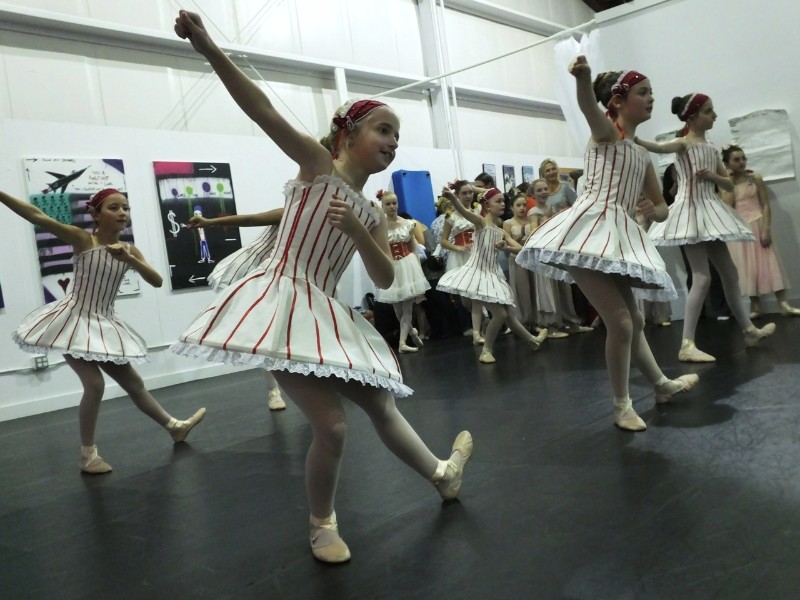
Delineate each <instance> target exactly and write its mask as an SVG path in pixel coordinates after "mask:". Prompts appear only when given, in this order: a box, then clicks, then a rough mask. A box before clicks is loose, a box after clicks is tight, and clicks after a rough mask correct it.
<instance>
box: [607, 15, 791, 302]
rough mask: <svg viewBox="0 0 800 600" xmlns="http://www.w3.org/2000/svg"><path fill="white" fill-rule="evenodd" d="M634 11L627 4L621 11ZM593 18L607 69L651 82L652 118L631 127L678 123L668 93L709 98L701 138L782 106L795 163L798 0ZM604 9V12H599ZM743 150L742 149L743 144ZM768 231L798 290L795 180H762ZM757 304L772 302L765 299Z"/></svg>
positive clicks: (720, 138)
mask: <svg viewBox="0 0 800 600" xmlns="http://www.w3.org/2000/svg"><path fill="white" fill-rule="evenodd" d="M631 10H633V12H630V11H631ZM608 13H609V14H611V15H621V16H618V17H614V18H612V19H611V20H609V21H607V22H601V24H600V29H601V42H600V43H601V48H602V53H603V57H604V60H605V65H606V67H607V68H609V69H636V70H638V71H641V72H643V73H645V74H646V75H647V76H648V77H649V78H650V80H651V82H652V84H653V89H654V93H655V102H656V104H655V109H654V112H653V117H652V119H651V120H650V121H649V122H647V123H645V124H644V125H642V126H641V127H640V128H639V130H638V132H637V133H638V134H639V135H640V136H642V137H645V136H650V137H652V136H654V135H655V134H657V133H661V132H664V131H673V130H675V129H676V128H678V127H679V126H680V125H681V123H680V121H678V120H677V118H675V117H674V116H673V115H672V114H671V113H670V102H671V99H672V97H673V96H683V95H685V94H688V93H692V92H703V93H705V94H708V95H709V96H710V97H711V98H712V99H713V100H714V107H715V110H716V112H717V114H718V115H719V117H718V119H717V122H716V123H715V125H714V129H712V130H711V131H710V132H709V139H711V141H713V142H714V143H716V144H718V145H722V144H726V143H729V142H730V141H731V132H730V127H729V126H728V119H729V118H732V117H736V116H741V115H744V114H747V113H749V112H752V111H754V110H759V109H763V108H783V109H786V111H787V112H788V113H789V118H790V119H791V122H792V126H793V129H794V132H793V136H792V137H793V143H794V145H795V153H794V160H795V171H796V172H797V171H798V169H800V154H799V153H798V152H797V142H798V139H797V131H798V127H799V126H800V95H798V94H797V85H796V82H797V75H796V73H797V57H798V56H800V38H798V36H797V32H796V30H795V26H796V24H797V23H800V3H799V2H796V1H795V0H762V1H760V2H757V3H756V2H752V0H726V2H724V3H720V2H718V1H717V0H670V1H668V2H662V3H659V4H655V5H653V6H651V7H648V8H645V9H643V10H635V9H631V7H629V6H628V5H626V6H623V7H620V8H619V10H614V11H608ZM598 16H599V17H601V18H602V17H603V16H604V13H600V14H599V15H598ZM745 150H747V149H746V148H745ZM768 187H769V191H770V196H771V203H772V214H773V216H772V222H773V227H772V229H773V238H774V241H775V246H776V248H777V250H778V251H779V252H780V254H781V256H782V257H783V259H784V260H783V262H784V266H785V267H786V270H787V272H788V278H789V282H790V283H791V284H792V286H793V288H794V289H793V290H790V291H789V294H788V296H789V297H790V298H792V299H794V300H797V299H798V298H800V263H799V262H798V261H797V260H796V257H797V256H799V255H800V235H798V232H800V186H799V185H798V182H797V179H793V180H791V181H784V182H779V183H770V184H769V185H768ZM764 304H765V307H766V308H770V309H773V310H774V309H775V308H776V303H775V302H774V299H773V298H770V299H769V301H768V302H765V303H764Z"/></svg>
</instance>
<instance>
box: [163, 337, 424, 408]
mask: <svg viewBox="0 0 800 600" xmlns="http://www.w3.org/2000/svg"><path fill="white" fill-rule="evenodd" d="M169 349H170V350H172V351H173V352H175V353H176V354H180V355H182V356H188V357H190V358H203V359H205V360H207V361H209V362H220V363H228V364H231V365H235V366H239V367H261V368H262V369H266V370H268V371H288V372H289V373H300V374H301V375H315V376H316V377H331V376H334V377H338V378H339V379H343V380H344V381H358V382H359V383H362V384H365V385H369V386H372V387H379V388H383V389H385V390H389V391H390V392H392V394H394V395H395V396H396V397H397V398H405V397H406V396H410V395H411V394H413V393H414V390H412V389H411V388H410V387H408V386H407V385H405V384H402V383H398V382H397V381H392V380H391V379H388V378H386V377H383V376H381V375H373V374H372V373H364V372H363V371H355V370H353V369H346V368H344V367H336V366H333V365H320V364H316V363H306V362H298V361H294V360H287V359H285V358H272V357H269V356H263V355H261V354H249V353H247V354H246V353H244V352H232V351H230V350H221V349H219V348H211V347H209V346H198V345H197V344H190V343H187V342H175V343H174V344H172V346H170V348H169Z"/></svg>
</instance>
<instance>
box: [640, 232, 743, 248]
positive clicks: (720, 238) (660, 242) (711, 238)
mask: <svg viewBox="0 0 800 600" xmlns="http://www.w3.org/2000/svg"><path fill="white" fill-rule="evenodd" d="M651 241H652V242H653V245H654V246H691V245H692V244H702V243H703V242H754V241H756V236H754V235H753V234H752V233H750V232H747V233H745V232H742V233H726V234H723V235H703V236H700V237H696V238H674V239H664V238H657V239H652V238H651Z"/></svg>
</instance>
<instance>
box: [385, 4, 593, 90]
mask: <svg viewBox="0 0 800 600" xmlns="http://www.w3.org/2000/svg"><path fill="white" fill-rule="evenodd" d="M594 24H595V20H594V19H592V20H591V21H586V23H583V24H582V25H577V26H575V27H570V28H569V29H565V30H563V31H559V32H558V33H554V34H553V35H551V36H549V37H546V38H544V39H541V40H539V41H538V42H534V43H533V44H529V45H527V46H524V47H522V48H517V49H516V50H512V51H511V52H506V53H505V54H501V55H500V56H494V57H492V58H488V59H486V60H483V61H481V62H479V63H475V64H474V65H469V66H467V67H461V68H460V69H456V70H454V71H450V72H449V73H441V74H440V75H434V76H433V77H426V78H425V79H420V80H419V81H415V82H414V83H409V84H407V85H402V86H400V87H398V88H394V89H393V90H389V91H387V92H381V93H380V94H375V95H374V96H370V97H371V98H380V97H381V96H389V95H391V94H396V93H397V92H402V91H403V90H407V89H410V88H414V87H418V86H420V85H422V84H425V83H429V82H431V81H435V80H437V79H442V78H443V77H449V76H451V75H456V74H458V73H463V72H464V71H469V70H470V69H475V68H477V67H480V66H483V65H486V64H489V63H491V62H495V61H498V60H500V59H502V58H505V57H507V56H511V55H513V54H518V53H520V52H524V51H525V50H530V49H531V48H535V47H536V46H541V45H542V44H546V43H547V42H553V41H556V40H560V39H561V38H565V37H568V36H570V35H572V34H573V33H585V31H584V30H585V29H587V28H589V27H591V26H592V25H594Z"/></svg>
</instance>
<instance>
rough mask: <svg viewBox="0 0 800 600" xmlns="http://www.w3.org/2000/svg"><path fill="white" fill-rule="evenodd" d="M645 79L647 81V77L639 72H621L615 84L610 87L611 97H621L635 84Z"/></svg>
mask: <svg viewBox="0 0 800 600" xmlns="http://www.w3.org/2000/svg"><path fill="white" fill-rule="evenodd" d="M645 79H647V76H646V75H642V74H641V73H639V71H623V72H622V73H621V74H620V76H619V77H618V78H617V81H616V83H614V85H612V86H611V95H612V96H622V95H624V94H625V93H627V92H628V91H629V90H630V89H631V88H632V87H633V86H635V85H636V84H637V83H639V82H641V81H644V80H645Z"/></svg>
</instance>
